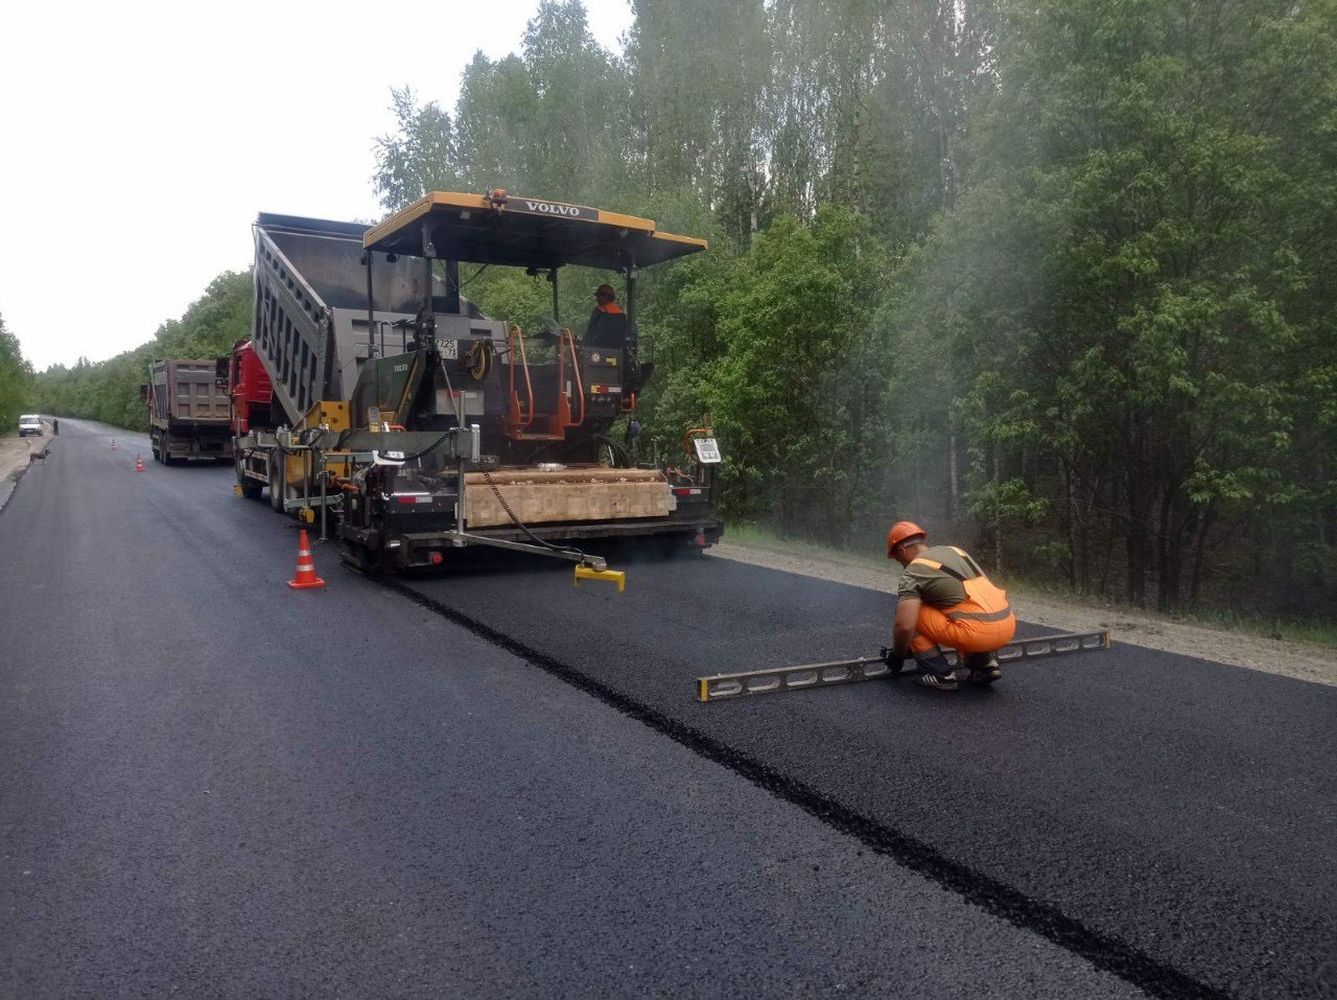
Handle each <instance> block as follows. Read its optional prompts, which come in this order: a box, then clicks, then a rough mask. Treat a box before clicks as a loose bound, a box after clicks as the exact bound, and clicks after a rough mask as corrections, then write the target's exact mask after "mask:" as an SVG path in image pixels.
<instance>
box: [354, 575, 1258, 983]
mask: <svg viewBox="0 0 1337 1000" xmlns="http://www.w3.org/2000/svg"><path fill="white" fill-rule="evenodd" d="M377 582H379V583H380V584H381V585H382V586H384V587H386V588H388V589H389V590H393V591H394V592H395V593H397V594H400V595H402V596H404V597H407V598H408V599H409V600H411V601H413V602H414V603H415V604H417V605H419V606H420V607H423V608H426V609H427V610H429V611H432V612H434V613H435V614H438V615H440V616H441V617H443V618H445V619H447V620H449V621H451V622H453V623H454V624H456V625H459V626H461V627H462V628H465V629H467V630H468V631H470V632H472V633H473V634H475V635H477V636H479V637H480V638H483V639H486V640H487V641H488V642H491V643H492V644H494V645H496V646H500V647H501V648H502V649H505V650H506V651H507V652H510V653H513V654H515V655H516V656H518V657H520V658H521V659H523V660H525V661H527V662H529V663H531V664H533V665H534V666H536V667H538V668H539V669H541V670H543V671H544V672H546V673H549V674H552V675H553V676H555V677H556V678H558V679H559V680H561V681H563V682H564V683H567V684H570V685H571V686H572V687H575V688H578V689H579V690H581V691H583V692H585V693H586V694H590V695H593V696H594V697H595V698H598V699H599V700H600V701H602V702H604V703H605V704H607V705H609V706H610V707H612V708H615V709H617V710H618V711H619V712H621V713H622V714H624V715H627V716H630V717H631V718H633V719H635V720H637V721H638V722H640V723H642V724H644V725H646V726H648V727H649V728H651V729H654V730H655V731H657V732H660V733H662V734H664V735H665V736H668V737H669V738H670V739H672V740H673V741H675V742H676V743H680V744H682V745H683V746H685V747H686V748H687V749H689V750H691V751H692V752H693V753H696V754H697V755H699V756H702V757H705V758H706V759H708V760H711V761H713V762H715V763H717V764H720V765H722V766H723V767H726V768H728V769H729V770H731V771H733V772H735V773H736V774H739V775H740V776H742V777H743V778H746V779H747V780H748V781H750V782H751V783H753V784H754V785H758V786H759V787H761V788H764V789H765V790H766V791H768V792H770V793H771V794H772V795H774V796H775V797H776V798H779V799H782V800H784V801H785V802H788V803H790V804H792V805H795V806H798V807H799V808H800V809H802V810H803V811H804V812H806V813H808V814H810V815H812V816H814V817H816V818H817V819H819V820H821V821H822V822H823V823H826V824H827V825H828V826H831V827H834V828H835V829H837V830H839V831H840V832H841V833H845V834H847V835H849V836H852V837H854V838H856V839H857V840H859V841H860V842H862V843H863V844H865V845H866V846H867V847H869V848H870V849H872V850H873V851H875V852H876V853H878V854H883V855H886V856H888V857H890V858H891V859H892V860H893V861H895V862H897V863H898V864H900V865H902V866H903V867H905V868H908V869H910V870H911V871H913V872H915V873H916V874H918V875H921V876H923V877H924V878H927V879H928V880H929V881H931V882H934V883H936V884H938V885H940V886H942V887H943V888H945V889H947V890H948V891H950V892H953V893H955V894H957V895H959V896H961V897H962V898H964V899H965V900H966V901H967V902H969V903H972V904H974V905H976V906H978V907H979V908H980V909H982V910H984V911H985V912H987V913H989V914H991V915H992V916H995V917H999V918H1000V919H1003V920H1006V921H1007V922H1008V923H1010V924H1012V925H1013V926H1015V927H1018V928H1020V929H1022V930H1025V931H1029V932H1030V933H1033V934H1037V935H1039V936H1040V937H1042V938H1044V939H1046V940H1047V941H1050V942H1052V943H1054V944H1056V945H1058V946H1059V947H1060V948H1063V949H1064V950H1065V951H1069V952H1072V953H1073V954H1075V955H1078V956H1080V957H1081V958H1083V959H1085V960H1086V961H1087V962H1089V963H1090V964H1091V965H1092V966H1094V967H1095V968H1097V969H1100V970H1102V971H1104V972H1109V973H1111V974H1112V975H1114V976H1117V977H1118V978H1120V979H1122V980H1124V981H1125V982H1128V983H1130V984H1132V985H1133V986H1136V987H1138V988H1139V989H1141V990H1143V991H1145V992H1146V993H1148V994H1150V995H1151V996H1154V997H1159V998H1164V1000H1232V998H1233V995H1232V994H1230V993H1228V992H1225V991H1223V990H1219V989H1217V988H1215V987H1212V986H1209V985H1207V984H1206V983H1203V982H1201V981H1199V980H1197V979H1194V978H1193V977H1192V976H1190V975H1188V974H1187V973H1185V972H1181V971H1180V970H1179V969H1177V968H1175V967H1174V966H1172V965H1167V964H1166V963H1164V962H1161V961H1160V960H1158V959H1155V958H1153V957H1151V956H1150V955H1148V954H1146V953H1145V952H1143V951H1141V950H1140V949H1138V948H1136V947H1134V946H1133V945H1130V944H1128V943H1127V942H1126V941H1124V940H1123V939H1121V938H1118V937H1114V936H1112V935H1108V934H1103V933H1101V932H1100V931H1096V930H1093V929H1091V928H1090V927H1087V926H1086V925H1085V924H1084V923H1082V922H1081V921H1080V920H1077V919H1075V918H1073V917H1069V916H1067V915H1066V914H1065V913H1063V912H1062V911H1061V910H1059V909H1058V908H1057V907H1055V906H1052V905H1050V904H1048V903H1042V902H1038V901H1036V900H1033V899H1031V898H1030V897H1028V896H1026V895H1025V894H1023V893H1021V892H1020V891H1018V890H1017V889H1014V888H1012V887H1011V886H1009V885H1006V884H1004V883H1003V882H1000V881H998V880H997V879H995V878H993V877H992V876H989V875H985V874H983V873H981V872H977V871H975V870H974V869H971V868H969V867H967V866H966V865H963V864H960V863H959V862H956V861H953V860H951V859H950V858H948V857H946V856H945V855H943V854H942V853H941V852H940V851H938V850H937V849H935V848H934V847H932V846H931V845H929V844H927V843H925V842H923V841H921V840H918V839H916V838H914V837H911V836H910V835H908V834H905V833H902V832H901V831H899V830H897V829H895V828H893V827H889V826H887V825H885V824H883V823H879V822H877V821H876V820H873V819H870V818H868V817H867V816H864V815H862V814H860V813H858V812H856V811H854V810H853V809H850V808H849V807H848V806H846V805H844V804H842V803H840V802H837V801H835V800H834V799H831V798H830V797H829V796H827V795H825V794H823V793H821V792H819V791H817V790H816V789H814V788H812V787H810V786H808V785H806V784H804V783H803V782H801V781H798V780H796V779H794V778H790V777H787V776H786V775H784V774H781V773H779V772H778V771H775V770H774V769H773V768H770V767H768V766H767V765H765V764H763V763H762V762H761V761H759V760H757V759H755V758H753V757H749V756H748V755H746V754H743V753H740V752H739V751H737V750H734V749H732V748H730V747H728V746H726V745H725V744H723V743H721V742H719V741H718V740H716V739H714V738H713V737H710V736H707V735H705V734H704V733H702V732H699V731H698V730H695V729H692V728H691V727H690V726H687V725H684V724H683V723H681V722H678V721H677V720H676V719H673V718H672V717H670V716H668V715H665V714H664V713H663V712H660V711H659V710H657V709H654V708H650V707H649V706H648V705H645V704H642V703H641V702H638V701H635V700H634V699H632V698H630V697H629V696H627V695H625V694H623V693H622V692H620V691H618V690H616V689H615V688H612V687H610V686H609V685H607V684H605V683H604V682H602V681H599V680H596V679H595V678H593V677H591V676H589V675H588V674H586V673H583V672H581V671H580V670H577V669H576V668H574V667H572V666H569V665H568V664H565V663H562V662H561V661H560V660H557V659H554V658H553V657H551V656H549V655H548V654H546V653H543V652H541V651H539V650H537V649H534V648H533V647H532V646H528V645H526V644H524V643H522V642H520V641H518V640H516V639H513V638H511V637H510V636H508V635H506V634H505V633H503V632H499V631H497V630H496V629H494V628H492V627H491V626H490V625H485V624H483V623H482V622H481V621H479V620H477V619H476V618H472V617H470V616H469V615H466V614H464V613H463V612H461V611H458V610H456V609H455V608H452V607H450V606H448V605H446V604H443V603H441V602H440V601H437V600H436V599H434V598H431V597H428V596H427V595H426V594H424V593H422V592H421V591H418V590H414V589H413V588H412V587H410V586H408V585H407V584H404V583H401V582H400V581H398V580H395V579H390V578H381V579H379V580H378V581H377Z"/></svg>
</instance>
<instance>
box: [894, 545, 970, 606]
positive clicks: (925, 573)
mask: <svg viewBox="0 0 1337 1000" xmlns="http://www.w3.org/2000/svg"><path fill="white" fill-rule="evenodd" d="M915 558H916V559H932V560H933V561H934V562H936V563H941V564H942V565H944V566H946V567H948V568H949V569H953V570H955V571H956V572H958V573H960V574H961V575H962V576H964V577H967V578H972V577H976V576H979V575H981V574H980V570H979V567H978V566H976V565H975V564H974V560H972V559H969V558H965V559H963V558H961V556H960V555H958V554H957V553H956V551H955V550H954V549H952V548H951V547H949V546H946V545H935V546H933V547H932V548H929V549H926V550H925V551H923V552H921V553H919V555H918V556H916V557H915ZM896 596H897V597H918V598H919V599H920V600H921V601H923V602H924V603H925V604H927V605H928V606H929V607H933V608H950V607H952V606H954V605H957V604H960V603H961V602H962V601H964V600H965V599H966V588H965V586H964V585H962V583H961V581H960V580H958V579H957V578H956V577H954V576H952V575H951V574H949V573H944V572H943V571H942V570H940V569H934V568H933V567H932V566H925V565H923V564H919V565H916V564H915V563H911V564H910V565H909V566H906V567H905V569H904V570H902V571H901V578H900V581H899V582H898V583H897V585H896Z"/></svg>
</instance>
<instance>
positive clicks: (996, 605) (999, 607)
mask: <svg viewBox="0 0 1337 1000" xmlns="http://www.w3.org/2000/svg"><path fill="white" fill-rule="evenodd" d="M952 551H953V552H955V553H956V554H957V555H959V556H961V558H962V559H964V560H965V561H966V565H967V566H970V567H971V568H973V569H975V570H976V571H977V572H978V573H979V575H978V576H972V577H965V576H962V575H961V574H960V573H958V572H956V570H954V569H952V568H951V567H950V566H944V565H943V564H942V563H940V562H938V561H936V560H934V559H925V558H924V557H923V556H920V557H919V558H918V559H915V560H914V561H913V562H911V564H910V565H912V566H913V565H914V564H915V563H919V564H920V565H921V566H927V567H929V568H930V569H936V570H938V571H940V572H943V573H946V574H947V575H948V576H950V577H954V578H955V579H957V580H960V581H961V586H962V587H963V588H965V592H966V599H965V600H964V601H962V602H961V603H960V604H954V605H952V606H951V607H950V608H942V609H940V610H941V611H942V613H943V614H944V615H946V616H947V618H948V620H950V621H962V620H969V621H976V622H1002V621H1007V619H1009V618H1011V617H1012V608H1011V606H1010V605H1009V604H1008V603H1007V594H1006V592H1004V591H1003V590H1001V589H1000V588H998V587H995V586H994V585H993V583H992V582H991V581H990V580H989V578H988V577H987V576H985V575H984V571H983V570H981V569H980V566H979V563H977V562H975V560H974V559H972V558H971V557H970V556H968V555H967V554H966V553H964V552H962V551H961V550H960V549H958V548H956V547H955V546H953V547H952Z"/></svg>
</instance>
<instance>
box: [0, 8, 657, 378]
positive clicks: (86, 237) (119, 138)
mask: <svg viewBox="0 0 1337 1000" xmlns="http://www.w3.org/2000/svg"><path fill="white" fill-rule="evenodd" d="M2 6H3V9H2V10H0V142H2V143H3V147H2V151H0V224H3V240H0V315H3V316H4V320H5V326H6V327H7V328H8V329H9V330H10V331H11V332H13V333H15V334H17V335H18V337H19V341H20V343H21V344H22V348H23V354H24V356H25V357H26V358H28V359H29V360H30V361H32V363H33V365H34V366H35V367H36V368H37V369H38V370H41V369H43V368H45V367H47V366H48V365H50V364H53V363H56V362H62V363H65V364H69V363H72V362H74V361H75V360H76V359H77V358H78V357H79V356H80V355H84V356H86V357H88V358H89V359H91V360H93V361H101V360H103V359H105V358H109V357H111V356H113V355H115V354H119V353H120V352H122V351H125V350H128V349H129V348H132V347H135V346H137V345H139V344H142V343H144V342H145V341H147V340H148V339H150V338H151V337H152V336H153V333H154V331H155V330H156V329H157V328H158V325H159V324H160V323H162V322H163V320H166V319H172V318H175V317H178V316H180V315H181V313H182V312H183V311H184V310H185V308H186V307H187V306H188V305H189V304H190V303H191V302H192V301H194V300H195V299H197V298H199V297H200V295H201V294H202V292H203V291H204V288H205V286H206V285H207V284H208V283H209V281H210V280H211V279H212V278H213V277H214V276H215V275H217V274H219V273H220V272H221V271H225V270H242V269H244V268H245V267H247V266H248V265H249V264H250V261H251V252H252V251H251V231H250V224H251V222H252V221H253V220H254V218H255V215H256V213H257V212H260V211H268V212H284V213H288V214H292V215H310V216H317V217H321V218H328V219H354V218H372V217H375V216H377V215H378V214H380V212H381V209H380V207H379V205H378V204H377V202H376V198H375V197H374V196H373V194H372V190H371V180H370V178H371V174H372V169H373V154H372V142H373V139H374V138H375V137H376V136H378V135H384V134H386V133H388V132H389V131H391V129H392V127H393V118H392V116H391V114H390V113H389V111H388V108H389V105H390V88H391V87H392V86H393V87H398V86H403V85H405V84H408V85H410V86H412V87H413V89H414V91H415V92H416V93H417V94H418V96H419V99H420V100H436V101H438V102H440V103H441V104H443V105H444V106H447V107H453V105H454V103H455V97H456V94H457V92H458V89H459V76H460V72H461V70H463V68H464V66H465V64H466V63H467V62H468V61H469V59H470V58H471V57H472V56H473V53H474V52H475V51H476V50H477V49H482V50H483V51H484V52H485V53H487V55H489V56H491V57H493V58H496V57H498V56H501V55H504V54H505V53H507V52H510V51H514V50H518V48H519V44H520V38H521V35H522V33H523V31H524V26H525V23H526V22H527V21H528V20H529V19H530V17H532V16H533V14H534V11H535V10H536V9H537V7H538V0H486V2H479V0H435V2H431V3H426V2H419V0H398V2H396V3H394V4H373V3H367V2H365V0H364V2H361V3H348V2H344V0H324V2H296V0H269V2H264V3H254V2H251V0H232V2H227V3H214V4H206V3H190V2H181V0H173V2H165V3H150V2H141V0H125V2H121V3H106V2H88V3H71V2H62V0H39V2H13V0H11V2H8V3H4V4H3V5H2ZM585 7H586V9H587V10H588V11H589V18H590V27H591V29H592V30H593V32H594V36H595V37H596V38H597V39H598V40H599V41H600V42H601V43H602V44H603V45H604V46H605V47H608V48H610V49H620V41H619V40H620V38H621V36H622V35H623V33H624V32H626V30H627V29H628V28H629V27H630V24H631V12H630V8H629V4H628V2H627V0H585ZM533 193H534V194H541V195H545V196H547V197H552V198H560V197H561V196H562V192H560V191H536V192H533ZM608 207H610V208H616V207H617V206H608Z"/></svg>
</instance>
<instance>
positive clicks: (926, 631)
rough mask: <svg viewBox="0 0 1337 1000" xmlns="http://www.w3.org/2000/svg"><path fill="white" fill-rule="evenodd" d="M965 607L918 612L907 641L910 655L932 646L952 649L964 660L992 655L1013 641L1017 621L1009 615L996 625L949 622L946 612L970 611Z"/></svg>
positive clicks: (959, 620)
mask: <svg viewBox="0 0 1337 1000" xmlns="http://www.w3.org/2000/svg"><path fill="white" fill-rule="evenodd" d="M969 603H970V602H966V603H965V604H958V605H956V606H955V607H953V608H931V607H929V606H928V605H927V604H924V605H921V606H920V608H919V618H918V619H916V621H915V634H914V636H913V637H912V638H911V639H910V652H912V653H914V654H916V655H918V654H919V653H927V652H928V651H929V650H931V649H932V648H933V647H934V646H942V647H943V648H944V649H954V650H956V651H957V652H958V653H961V654H962V655H963V656H964V655H965V654H967V653H992V652H993V651H994V650H996V649H1001V648H1002V647H1004V646H1006V645H1007V644H1008V643H1009V642H1011V641H1012V635H1013V633H1014V632H1016V630H1017V619H1016V618H1015V617H1013V616H1012V615H1009V616H1008V617H1006V618H1004V619H1003V620H1001V621H996V622H982V621H976V620H975V619H973V618H957V619H952V618H948V617H947V614H948V612H953V611H968V610H972V609H971V608H969V607H968V606H967V605H968V604H969Z"/></svg>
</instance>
